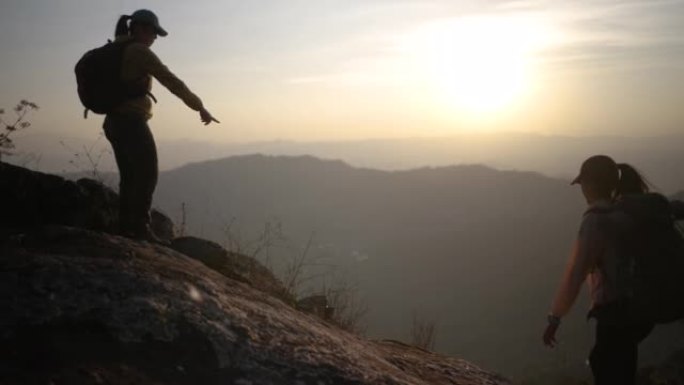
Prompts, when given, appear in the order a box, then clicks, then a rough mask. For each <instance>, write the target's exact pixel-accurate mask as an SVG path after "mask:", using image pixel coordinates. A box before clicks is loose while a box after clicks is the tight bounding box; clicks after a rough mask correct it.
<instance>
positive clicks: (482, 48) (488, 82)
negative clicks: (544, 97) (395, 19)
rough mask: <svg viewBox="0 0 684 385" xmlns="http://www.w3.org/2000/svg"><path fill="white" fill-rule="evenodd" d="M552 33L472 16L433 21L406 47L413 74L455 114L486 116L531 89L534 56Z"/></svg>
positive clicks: (525, 22) (516, 19) (535, 24)
mask: <svg viewBox="0 0 684 385" xmlns="http://www.w3.org/2000/svg"><path fill="white" fill-rule="evenodd" d="M551 36H552V31H551V29H550V28H548V26H547V25H545V24H544V23H543V22H542V21H541V20H538V19H534V18H530V17H520V16H512V15H509V16H498V17H497V16H478V17H464V18H455V19H444V20H440V21H434V22H431V23H429V24H427V25H424V26H423V27H421V28H419V29H418V30H417V31H414V32H413V33H412V34H411V36H410V38H409V40H408V41H409V42H410V43H409V44H410V46H411V49H412V51H413V55H414V57H415V62H416V63H417V65H416V70H417V71H418V72H420V73H421V74H420V76H421V77H422V78H424V79H425V80H427V83H428V84H429V85H430V87H431V88H432V89H433V90H434V91H435V94H436V95H437V97H438V99H440V100H441V102H442V103H443V104H445V105H447V106H449V107H450V108H452V109H455V110H457V111H461V112H465V113H470V114H473V115H482V116H484V115H491V114H496V113H500V112H502V111H503V110H505V109H507V108H510V107H512V106H514V105H515V104H516V103H519V102H520V101H521V100H522V99H523V98H524V97H525V94H526V93H527V92H529V91H530V88H531V86H532V84H531V83H532V81H533V79H532V74H533V72H534V64H535V63H534V60H535V54H536V53H537V52H538V51H539V50H540V49H541V48H542V47H544V46H545V45H546V43H547V41H548V40H549V38H550V37H551Z"/></svg>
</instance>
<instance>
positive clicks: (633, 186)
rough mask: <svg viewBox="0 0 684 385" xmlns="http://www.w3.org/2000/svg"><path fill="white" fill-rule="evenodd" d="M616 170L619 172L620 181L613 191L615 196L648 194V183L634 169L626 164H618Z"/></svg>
mask: <svg viewBox="0 0 684 385" xmlns="http://www.w3.org/2000/svg"><path fill="white" fill-rule="evenodd" d="M617 168H618V170H620V180H619V181H618V184H617V189H616V190H615V195H616V196H621V195H625V194H643V193H647V192H649V190H650V188H649V183H648V181H647V180H646V179H645V178H644V177H643V176H642V175H641V174H640V173H639V171H637V170H636V169H635V168H634V167H632V166H630V165H628V164H627V163H619V164H618V165H617Z"/></svg>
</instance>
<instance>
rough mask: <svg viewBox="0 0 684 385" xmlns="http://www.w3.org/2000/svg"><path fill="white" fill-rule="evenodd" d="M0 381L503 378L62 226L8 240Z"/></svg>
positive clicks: (179, 261) (151, 250)
mask: <svg viewBox="0 0 684 385" xmlns="http://www.w3.org/2000/svg"><path fill="white" fill-rule="evenodd" d="M0 293H2V295H1V296H0V346H1V347H2V348H1V349H0V383H2V384H46V385H48V384H53V385H59V384H77V385H78V384H243V385H246V384H255V385H256V384H274V385H275V384H278V385H284V384H293V385H295V384H297V385H305V384H312V385H313V384H315V385H324V384H369V385H370V384H373V385H378V384H463V385H466V384H483V385H484V384H492V385H495V384H507V383H508V382H507V381H506V380H504V379H502V378H500V377H498V376H496V375H493V374H490V373H488V372H486V371H483V370H481V369H479V368H477V367H476V366H474V365H472V364H470V363H468V362H466V361H464V360H461V359H456V358H450V357H444V356H441V355H438V354H435V353H431V352H427V351H423V350H421V349H417V348H414V347H410V346H407V345H403V344H401V343H396V342H391V341H382V342H373V341H367V340H364V339H363V338H360V337H358V336H355V335H353V334H350V333H347V332H344V331H342V330H339V329H337V328H335V327H333V326H330V325H328V324H326V323H324V322H323V321H321V320H319V319H318V318H316V317H312V316H309V315H306V314H304V313H301V312H298V311H297V310H295V309H293V308H292V307H291V306H289V305H287V304H285V303H284V302H283V301H281V300H280V299H277V298H275V297H273V296H272V295H269V294H268V293H266V292H263V291H260V290H256V289H254V288H252V287H251V286H250V285H247V284H245V283H243V282H240V281H238V280H236V279H232V278H229V277H227V276H225V275H222V274H220V273H218V272H216V271H214V270H212V269H210V268H209V267H207V266H206V265H205V264H203V263H201V262H199V261H197V260H195V259H192V258H189V257H187V256H185V255H183V254H181V253H179V252H177V251H174V250H172V249H170V248H166V247H163V246H158V245H153V244H150V243H147V242H139V241H133V240H129V239H126V238H122V237H118V236H114V235H109V234H105V233H101V232H94V231H89V230H84V229H76V228H71V227H62V226H48V227H42V228H40V229H36V230H33V231H30V232H27V233H24V234H14V235H12V236H10V237H7V238H6V239H5V240H4V242H3V244H2V245H0Z"/></svg>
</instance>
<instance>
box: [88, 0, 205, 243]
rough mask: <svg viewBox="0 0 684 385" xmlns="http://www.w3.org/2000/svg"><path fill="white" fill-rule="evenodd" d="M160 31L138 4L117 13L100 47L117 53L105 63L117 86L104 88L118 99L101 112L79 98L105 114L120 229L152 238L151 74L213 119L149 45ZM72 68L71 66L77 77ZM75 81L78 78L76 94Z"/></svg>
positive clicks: (153, 17) (153, 150)
mask: <svg viewBox="0 0 684 385" xmlns="http://www.w3.org/2000/svg"><path fill="white" fill-rule="evenodd" d="M166 35H167V32H166V31H165V30H164V29H163V28H162V27H161V26H160V25H159V19H158V18H157V16H156V15H155V14H154V13H153V12H151V11H149V10H146V9H141V10H138V11H135V12H134V13H133V14H132V15H130V16H128V15H124V16H121V18H120V19H119V21H118V23H117V25H116V32H115V41H114V42H113V43H110V44H108V45H107V46H105V47H103V48H101V49H100V50H103V49H106V47H111V48H110V50H111V52H117V51H116V50H117V49H118V50H119V52H120V53H119V57H118V58H117V57H116V53H112V54H110V55H113V56H112V58H114V59H110V60H109V62H115V63H111V64H110V66H112V65H113V66H114V68H115V69H116V70H117V71H116V73H118V75H119V76H118V78H117V79H114V82H115V83H120V84H114V86H116V87H114V88H116V89H117V91H113V92H110V93H111V94H117V92H119V93H120V94H121V95H114V96H115V98H118V99H119V100H116V101H111V100H110V101H107V102H108V104H109V105H110V106H108V107H107V108H101V110H102V111H97V110H95V109H93V108H92V107H89V106H88V105H87V104H86V103H85V102H84V104H86V107H88V108H90V109H91V110H94V111H95V112H99V113H105V114H106V118H105V120H104V125H103V128H104V132H105V136H106V137H107V139H108V140H109V142H110V143H111V144H112V148H113V149H114V156H115V158H116V163H117V166H118V168H119V174H120V183H119V194H120V211H119V223H120V231H121V234H122V235H125V236H129V237H133V238H141V239H148V240H152V241H157V240H158V239H157V238H156V236H155V235H154V233H153V232H152V230H151V228H150V207H151V204H152V195H153V193H154V189H155V187H156V184H157V177H158V165H157V150H156V146H155V142H154V138H153V136H152V132H151V131H150V128H149V126H148V125H147V121H148V120H149V119H150V118H151V117H152V100H151V99H154V97H153V96H152V95H151V94H150V90H151V88H152V77H154V78H155V79H157V80H158V81H159V82H160V83H161V84H162V85H163V86H165V87H166V88H167V89H168V90H169V91H171V92H172V93H173V94H174V95H176V96H178V97H179V98H180V99H181V100H183V102H184V103H185V104H186V105H187V106H188V107H190V108H191V109H193V110H195V111H198V112H199V114H200V120H201V121H202V122H203V123H204V124H205V125H207V124H209V123H211V122H216V123H218V120H216V119H215V118H214V117H213V116H212V115H211V114H210V113H209V111H207V110H206V108H205V107H204V106H203V104H202V101H201V100H200V98H199V97H197V96H196V95H195V94H194V93H192V92H191V91H190V89H188V87H187V86H186V85H185V84H184V83H183V82H182V81H181V80H180V79H178V77H176V76H175V75H174V74H173V73H172V72H171V71H169V69H168V68H167V67H166V66H165V65H164V64H163V63H162V62H161V60H159V58H158V57H157V56H156V55H155V54H154V53H153V52H152V51H151V50H150V46H151V45H152V44H153V43H154V41H155V39H156V38H157V36H166ZM117 47H118V48H117ZM102 60H104V59H102ZM117 65H119V67H118V68H117V67H116V66H117ZM101 66H106V65H105V64H102V65H101ZM78 71H79V69H78V66H77V77H78V76H79V72H78ZM110 71H111V70H110ZM94 81H95V80H93V82H94ZM81 83H82V82H80V81H79V94H81ZM100 87H102V86H100ZM81 99H82V100H83V99H84V98H83V97H81ZM155 101H156V100H155Z"/></svg>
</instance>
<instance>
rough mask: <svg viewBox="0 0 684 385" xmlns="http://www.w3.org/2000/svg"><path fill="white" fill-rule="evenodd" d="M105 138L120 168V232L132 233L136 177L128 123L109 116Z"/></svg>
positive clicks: (119, 118)
mask: <svg viewBox="0 0 684 385" xmlns="http://www.w3.org/2000/svg"><path fill="white" fill-rule="evenodd" d="M103 128H104V132H105V137H106V138H107V140H109V142H110V143H111V145H112V150H113V151H114V158H115V159H116V165H117V167H118V168H119V232H120V233H122V234H126V233H129V232H130V231H132V224H131V215H130V213H131V204H132V199H131V198H132V194H131V188H132V187H134V185H133V183H132V178H133V177H134V175H135V163H134V162H133V158H134V157H133V156H132V155H131V153H130V150H131V149H130V147H129V146H128V145H127V143H128V140H127V139H126V134H127V131H128V127H127V124H126V121H125V120H124V119H122V117H120V116H117V115H111V116H110V115H108V116H107V117H106V118H105V121H104V124H103Z"/></svg>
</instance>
